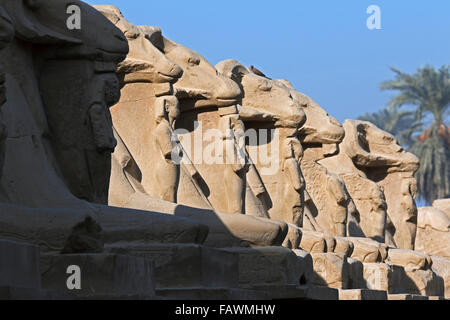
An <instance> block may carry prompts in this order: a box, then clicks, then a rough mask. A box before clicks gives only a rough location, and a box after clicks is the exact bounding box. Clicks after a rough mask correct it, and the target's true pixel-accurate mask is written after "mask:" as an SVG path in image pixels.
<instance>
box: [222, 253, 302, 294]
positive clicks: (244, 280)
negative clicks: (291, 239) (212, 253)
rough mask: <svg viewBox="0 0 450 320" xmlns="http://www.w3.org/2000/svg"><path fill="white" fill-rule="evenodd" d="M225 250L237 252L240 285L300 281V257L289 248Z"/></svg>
mask: <svg viewBox="0 0 450 320" xmlns="http://www.w3.org/2000/svg"><path fill="white" fill-rule="evenodd" d="M226 251H227V252H230V253H233V254H237V255H238V257H239V284H240V286H243V287H251V286H254V285H299V283H300V279H301V277H302V266H301V265H302V263H301V259H300V258H299V257H298V256H297V255H296V254H295V253H294V252H293V251H292V250H290V249H286V248H282V247H268V248H258V249H248V248H230V249H226Z"/></svg>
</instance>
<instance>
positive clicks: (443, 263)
mask: <svg viewBox="0 0 450 320" xmlns="http://www.w3.org/2000/svg"><path fill="white" fill-rule="evenodd" d="M431 260H432V261H433V264H432V266H431V269H432V270H433V272H434V273H435V274H436V275H437V277H438V281H440V282H441V285H442V286H443V287H444V295H443V296H445V297H446V298H447V299H450V259H447V258H441V257H431Z"/></svg>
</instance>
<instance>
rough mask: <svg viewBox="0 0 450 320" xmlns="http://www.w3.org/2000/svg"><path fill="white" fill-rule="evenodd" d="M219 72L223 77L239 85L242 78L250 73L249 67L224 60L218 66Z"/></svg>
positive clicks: (234, 61)
mask: <svg viewBox="0 0 450 320" xmlns="http://www.w3.org/2000/svg"><path fill="white" fill-rule="evenodd" d="M216 69H217V71H218V72H219V73H220V74H222V75H223V76H225V77H227V78H230V79H232V80H234V81H236V82H238V83H240V82H241V80H242V77H243V76H245V75H246V74H249V73H250V70H248V68H247V67H245V66H244V65H242V64H241V63H239V62H238V61H236V60H224V61H221V62H219V63H218V64H217V65H216Z"/></svg>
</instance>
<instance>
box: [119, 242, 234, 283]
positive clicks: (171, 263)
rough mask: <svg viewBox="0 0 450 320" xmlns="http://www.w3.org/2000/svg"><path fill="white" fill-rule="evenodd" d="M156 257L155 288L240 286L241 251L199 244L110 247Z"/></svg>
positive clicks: (142, 255)
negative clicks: (239, 261)
mask: <svg viewBox="0 0 450 320" xmlns="http://www.w3.org/2000/svg"><path fill="white" fill-rule="evenodd" d="M110 250H112V251H113V252H119V253H120V252H123V251H124V252H128V253H129V254H132V255H137V256H141V257H145V258H146V259H149V260H151V261H153V263H154V267H155V283H156V288H192V287H225V288H235V287H238V279H239V278H238V277H239V264H238V255H237V254H235V253H233V252H231V251H228V250H220V249H213V248H208V247H204V246H199V245H164V244H161V245H152V246H142V247H140V246H127V247H126V248H110Z"/></svg>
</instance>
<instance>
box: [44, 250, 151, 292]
mask: <svg viewBox="0 0 450 320" xmlns="http://www.w3.org/2000/svg"><path fill="white" fill-rule="evenodd" d="M71 266H77V267H79V270H80V282H81V289H79V290H78V289H73V290H70V289H69V288H68V279H69V277H71V276H73V275H74V273H70V274H68V273H67V272H68V268H69V267H71ZM41 273H42V286H43V288H44V289H47V290H53V291H57V292H61V293H71V294H75V295H76V296H78V297H81V298H92V299H109V298H119V297H124V298H126V297H138V296H139V297H151V296H154V276H153V265H152V262H151V261H149V260H146V259H144V258H140V257H133V256H125V255H115V254H80V255H46V254H44V255H42V256H41Z"/></svg>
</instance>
